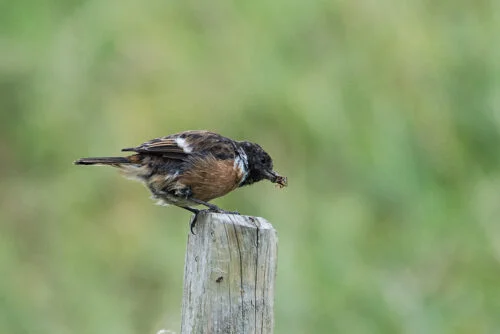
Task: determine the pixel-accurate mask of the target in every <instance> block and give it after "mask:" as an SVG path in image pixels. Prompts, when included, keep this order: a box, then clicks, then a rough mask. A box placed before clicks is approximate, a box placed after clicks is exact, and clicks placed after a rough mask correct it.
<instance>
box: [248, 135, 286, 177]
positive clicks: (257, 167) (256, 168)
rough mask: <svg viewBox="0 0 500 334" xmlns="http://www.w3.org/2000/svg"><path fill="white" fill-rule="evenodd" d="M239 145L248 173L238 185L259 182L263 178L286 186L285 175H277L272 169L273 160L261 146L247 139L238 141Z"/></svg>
mask: <svg viewBox="0 0 500 334" xmlns="http://www.w3.org/2000/svg"><path fill="white" fill-rule="evenodd" d="M239 146H240V148H242V149H243V151H244V152H245V154H246V157H247V163H248V175H247V177H246V179H245V181H243V182H242V183H241V185H240V186H245V185H249V184H252V183H255V182H259V181H261V180H263V179H267V180H269V181H271V182H273V183H277V184H279V185H280V186H282V187H284V186H286V184H287V180H286V177H283V176H280V175H278V173H276V172H275V171H274V170H273V160H272V159H271V157H270V156H269V154H267V152H266V151H264V150H263V149H262V147H260V146H259V145H257V144H254V143H250V142H247V141H243V142H240V143H239Z"/></svg>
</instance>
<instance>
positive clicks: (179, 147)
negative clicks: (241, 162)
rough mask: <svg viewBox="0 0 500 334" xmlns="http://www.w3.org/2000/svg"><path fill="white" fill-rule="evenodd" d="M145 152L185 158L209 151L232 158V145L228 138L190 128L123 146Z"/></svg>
mask: <svg viewBox="0 0 500 334" xmlns="http://www.w3.org/2000/svg"><path fill="white" fill-rule="evenodd" d="M122 151H133V152H137V153H145V154H158V155H162V156H163V157H166V158H170V159H177V160H185V159H187V158H188V157H189V156H190V155H192V154H206V153H210V154H212V155H214V156H218V157H220V158H226V159H227V158H234V147H233V145H232V141H231V140H230V139H229V138H226V137H223V136H221V135H218V134H216V133H213V132H209V131H204V130H191V131H185V132H180V133H176V134H173V135H169V136H166V137H160V138H156V139H153V140H150V141H147V142H145V143H143V144H141V145H139V146H137V147H132V148H124V149H123V150H122Z"/></svg>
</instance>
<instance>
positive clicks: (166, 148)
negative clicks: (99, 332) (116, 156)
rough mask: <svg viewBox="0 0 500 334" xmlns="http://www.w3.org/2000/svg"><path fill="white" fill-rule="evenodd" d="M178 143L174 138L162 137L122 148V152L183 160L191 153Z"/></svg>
mask: <svg viewBox="0 0 500 334" xmlns="http://www.w3.org/2000/svg"><path fill="white" fill-rule="evenodd" d="M179 143H180V142H179V140H176V139H175V138H168V137H163V138H156V139H153V140H150V141H148V142H145V143H143V144H141V145H139V146H137V147H129V148H124V149H122V151H125V152H126V151H133V152H137V153H149V154H158V155H162V156H164V157H165V158H170V159H176V160H184V159H186V157H187V156H188V155H189V154H190V153H191V152H190V151H189V150H186V147H182V145H179ZM181 143H182V142H181Z"/></svg>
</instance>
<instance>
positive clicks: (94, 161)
mask: <svg viewBox="0 0 500 334" xmlns="http://www.w3.org/2000/svg"><path fill="white" fill-rule="evenodd" d="M132 157H133V156H132ZM132 157H98V158H80V159H78V160H76V161H75V162H74V164H75V165H110V166H116V167H118V166H120V165H122V164H133V163H137V161H134V160H135V159H131V158H132Z"/></svg>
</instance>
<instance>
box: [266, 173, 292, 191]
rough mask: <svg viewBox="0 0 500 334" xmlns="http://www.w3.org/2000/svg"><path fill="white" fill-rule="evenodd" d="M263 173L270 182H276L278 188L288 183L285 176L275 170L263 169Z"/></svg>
mask: <svg viewBox="0 0 500 334" xmlns="http://www.w3.org/2000/svg"><path fill="white" fill-rule="evenodd" d="M264 175H265V176H266V179H268V180H269V181H271V182H272V183H276V184H277V185H278V186H279V187H280V188H283V187H286V186H287V185H288V179H287V177H286V176H281V175H279V174H278V173H276V172H275V171H273V170H272V171H265V173H264Z"/></svg>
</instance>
